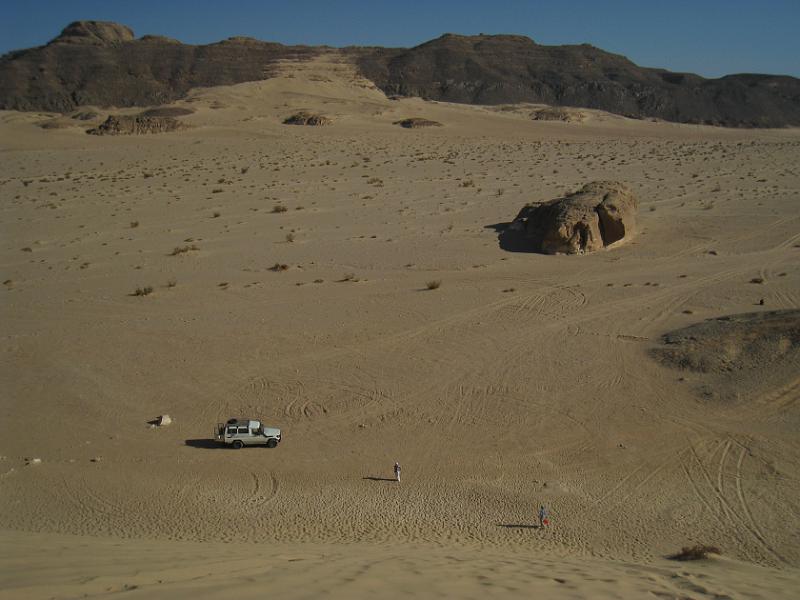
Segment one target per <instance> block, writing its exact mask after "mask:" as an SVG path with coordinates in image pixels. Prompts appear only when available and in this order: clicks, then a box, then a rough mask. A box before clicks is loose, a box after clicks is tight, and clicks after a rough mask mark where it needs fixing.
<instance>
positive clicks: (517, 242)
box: [484, 222, 537, 254]
mask: <svg viewBox="0 0 800 600" xmlns="http://www.w3.org/2000/svg"><path fill="white" fill-rule="evenodd" d="M510 225H511V223H510V222H509V223H494V224H492V225H484V229H493V230H494V231H495V233H497V243H498V245H499V246H500V248H501V249H502V250H505V251H506V252H524V253H526V254H536V253H537V252H536V249H535V248H534V245H533V242H531V240H530V238H528V237H526V236H525V234H524V233H523V232H522V231H516V230H514V229H511V228H510Z"/></svg>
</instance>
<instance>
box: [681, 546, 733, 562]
mask: <svg viewBox="0 0 800 600" xmlns="http://www.w3.org/2000/svg"><path fill="white" fill-rule="evenodd" d="M709 554H722V552H721V551H720V549H719V548H717V547H716V546H707V545H705V544H695V545H694V546H684V547H683V548H681V551H680V552H678V553H676V554H673V555H672V556H670V557H669V558H670V559H671V560H704V559H706V558H708V555H709Z"/></svg>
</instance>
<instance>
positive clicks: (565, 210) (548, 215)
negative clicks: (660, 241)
mask: <svg viewBox="0 0 800 600" xmlns="http://www.w3.org/2000/svg"><path fill="white" fill-rule="evenodd" d="M638 208H639V203H638V201H637V199H636V197H635V196H634V195H633V192H632V191H631V189H630V188H629V187H628V186H627V185H625V184H624V183H620V182H617V181H594V182H592V183H589V184H587V185H585V186H583V187H582V188H581V189H580V190H578V191H577V192H574V193H572V194H569V195H568V196H565V197H564V198H557V199H555V200H551V201H549V202H545V203H543V204H529V205H527V206H525V207H524V208H523V209H522V210H521V211H520V212H519V214H518V215H517V216H516V218H515V219H514V221H513V222H512V223H511V225H510V227H509V232H510V233H512V234H518V235H520V234H521V235H522V236H524V237H525V239H526V240H527V241H528V243H529V245H530V246H531V248H532V249H533V250H535V251H537V252H542V253H544V254H583V253H586V252H594V251H596V250H600V249H602V248H604V247H606V246H609V245H611V244H613V243H615V242H618V241H620V240H622V239H624V238H625V237H629V236H630V235H631V234H632V233H633V231H634V229H635V227H636V213H637V211H638Z"/></svg>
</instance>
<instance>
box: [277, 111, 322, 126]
mask: <svg viewBox="0 0 800 600" xmlns="http://www.w3.org/2000/svg"><path fill="white" fill-rule="evenodd" d="M332 123H333V121H332V120H331V119H329V118H328V117H326V116H323V115H316V114H313V113H310V112H306V111H300V112H298V113H295V114H293V115H292V116H291V117H288V118H286V119H284V121H283V124H284V125H311V126H320V125H331V124H332Z"/></svg>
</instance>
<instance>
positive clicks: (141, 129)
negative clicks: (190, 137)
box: [86, 115, 187, 135]
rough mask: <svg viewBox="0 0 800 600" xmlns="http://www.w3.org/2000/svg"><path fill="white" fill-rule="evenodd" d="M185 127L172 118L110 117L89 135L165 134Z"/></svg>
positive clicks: (90, 131)
mask: <svg viewBox="0 0 800 600" xmlns="http://www.w3.org/2000/svg"><path fill="white" fill-rule="evenodd" d="M186 127H187V125H186V124H185V123H181V122H180V121H178V120H177V119H173V118H172V117H143V116H127V115H126V116H118V115H111V116H110V117H108V119H106V120H105V121H103V123H101V124H100V125H98V126H97V127H95V128H94V129H89V130H88V131H87V132H86V133H88V134H91V135H141V134H147V133H167V132H170V131H178V130H181V129H185V128H186Z"/></svg>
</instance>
